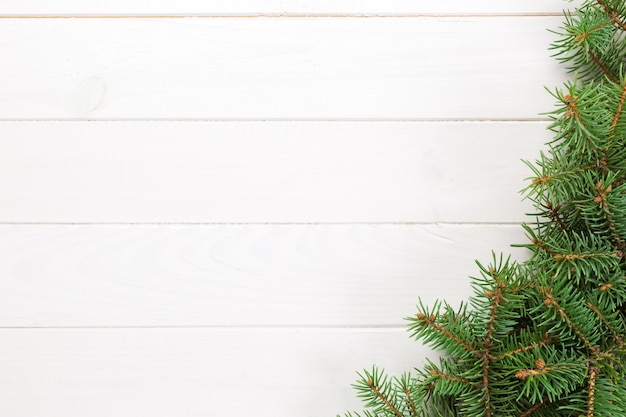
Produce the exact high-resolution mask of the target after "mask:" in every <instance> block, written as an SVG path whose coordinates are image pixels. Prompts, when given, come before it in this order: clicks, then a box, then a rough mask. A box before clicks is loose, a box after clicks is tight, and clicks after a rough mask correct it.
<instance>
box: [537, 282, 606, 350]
mask: <svg viewBox="0 0 626 417" xmlns="http://www.w3.org/2000/svg"><path fill="white" fill-rule="evenodd" d="M540 290H541V292H542V293H543V294H544V296H545V300H544V304H545V305H546V306H547V307H552V308H554V309H556V311H557V312H558V313H559V315H560V316H561V317H562V318H563V319H564V320H565V322H566V323H567V324H568V326H569V327H570V329H572V330H573V331H574V333H576V335H577V336H578V338H579V339H580V340H582V342H583V343H584V344H585V346H587V348H588V349H589V350H590V351H596V350H597V349H596V347H595V346H594V345H593V344H592V343H591V342H590V341H589V339H588V338H587V336H585V335H584V334H583V332H582V331H581V330H580V328H579V327H578V326H577V325H576V323H574V321H573V320H572V319H571V318H570V317H569V315H568V314H567V312H566V311H565V310H563V308H562V307H561V305H560V304H559V303H558V302H557V301H556V300H555V299H554V296H553V295H552V290H551V289H549V288H545V287H540Z"/></svg>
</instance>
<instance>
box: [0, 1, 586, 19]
mask: <svg viewBox="0 0 626 417" xmlns="http://www.w3.org/2000/svg"><path fill="white" fill-rule="evenodd" d="M578 3H580V1H577V2H574V3H573V4H578ZM573 4H571V3H566V2H564V1H562V0H509V1H498V0H482V1H474V2H467V1H462V0H444V1H414V0H316V1H314V2H312V1H308V0H264V1H258V0H237V1H221V0H178V1H176V2H171V1H167V0H150V1H146V0H109V1H107V2H101V1H95V0H55V1H54V2H50V1H45V0H20V1H19V2H11V3H8V4H3V5H2V11H1V13H2V15H5V16H11V15H12V16H16V15H37V16H45V15H56V16H72V15H73V16H92V15H149V16H154V15H185V16H188V15H196V16H198V15H199V16H202V15H235V16H241V15H244V16H249V15H253V16H254V15H266V14H269V15H283V14H340V15H362V14H365V15H370V14H374V15H376V14H385V15H405V14H427V13H435V14H441V13H454V14H459V13H481V14H493V15H497V14H505V13H506V14H509V13H516V14H532V13H560V12H561V11H562V10H563V9H565V8H571V7H573Z"/></svg>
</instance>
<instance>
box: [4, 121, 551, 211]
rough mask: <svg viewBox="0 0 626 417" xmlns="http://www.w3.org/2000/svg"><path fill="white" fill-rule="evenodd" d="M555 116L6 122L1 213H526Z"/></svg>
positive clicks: (528, 209) (529, 208) (529, 209)
mask: <svg viewBox="0 0 626 417" xmlns="http://www.w3.org/2000/svg"><path fill="white" fill-rule="evenodd" d="M546 127H547V123H544V122H536V123H472V122H469V123H444V122H441V123H440V122H437V123H416V122H290V123H287V122H245V123H243V122H202V123H200V122H158V123H155V122H45V123H44V122H3V123H0V194H1V195H3V196H4V203H3V204H2V205H0V222H5V223H7V222H43V223H54V222H65V223H94V222H96V223H97V222H100V223H102V222H121V223H145V222H148V223H161V222H168V223H169V222H175V223H197V222H201V223H245V222H255V223H293V222H300V223H318V222H323V223H329V222H330V223H355V222H383V223H384V222H421V223H434V222H470V223H475V222H487V223H502V222H520V221H523V220H524V219H525V216H524V213H525V212H528V211H531V210H532V209H531V207H530V204H529V203H528V202H521V196H520V195H519V193H518V191H519V190H521V189H522V188H523V187H524V186H525V185H526V182H525V181H524V179H525V178H526V177H528V176H530V174H531V172H530V170H529V169H528V168H527V167H526V166H525V165H524V164H523V163H522V162H521V161H520V158H525V159H530V160H534V159H535V158H536V157H537V156H538V155H539V152H538V149H540V148H541V147H542V144H543V143H545V142H547V141H548V140H550V139H551V137H552V136H551V134H550V132H548V131H547V130H546Z"/></svg>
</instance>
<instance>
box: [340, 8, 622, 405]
mask: <svg viewBox="0 0 626 417" xmlns="http://www.w3.org/2000/svg"><path fill="white" fill-rule="evenodd" d="M557 33H558V36H559V38H558V40H557V41H556V42H555V43H554V45H553V49H554V51H555V56H556V57H557V59H559V60H560V61H562V62H563V63H564V64H565V65H567V66H568V69H569V70H570V71H572V72H573V73H575V78H576V81H574V82H571V83H568V84H566V85H565V86H564V88H562V89H557V90H556V91H554V92H552V94H553V96H554V98H555V99H556V101H557V102H558V104H557V108H556V110H554V111H553V112H551V113H549V116H550V117H551V118H552V123H551V126H550V129H551V130H552V131H553V132H554V140H553V141H551V142H550V143H549V144H548V147H549V148H548V150H547V152H544V153H541V155H540V157H539V159H538V161H536V163H528V166H529V167H530V169H531V170H532V173H533V176H532V178H530V179H529V185H528V187H527V188H526V189H525V190H524V192H525V194H526V196H527V198H529V199H531V200H532V201H533V202H534V204H535V207H536V209H537V213H536V214H534V215H533V217H532V218H533V219H534V220H533V222H532V224H530V225H524V226H523V227H524V229H525V230H526V233H527V235H528V238H529V243H527V244H525V245H522V246H526V247H528V248H529V249H530V250H531V251H532V256H531V257H530V259H529V260H527V261H525V262H521V263H517V262H513V261H511V260H510V259H505V258H504V257H502V256H496V255H494V257H493V261H492V263H491V264H490V265H488V266H483V265H481V264H479V269H480V276H479V277H478V278H473V279H472V287H473V296H472V297H471V298H470V299H469V300H468V302H467V303H465V304H463V305H462V306H461V307H460V308H453V307H451V306H450V305H448V304H446V303H445V302H437V303H435V304H434V305H433V306H431V307H427V306H424V305H422V304H420V305H419V306H418V308H419V312H418V313H417V314H416V315H415V316H413V317H410V318H408V321H409V329H410V331H411V333H412V337H414V338H416V339H418V340H421V341H423V342H424V343H426V344H428V345H430V346H431V347H433V348H436V349H440V350H441V351H442V352H443V356H442V357H441V358H440V359H439V361H438V362H434V361H428V362H427V364H426V365H425V366H424V367H423V368H422V369H416V374H413V375H412V374H409V373H407V374H405V375H402V376H400V377H390V376H388V375H386V374H385V373H384V371H381V370H379V369H377V368H373V369H372V370H370V371H364V372H363V373H361V374H360V378H359V381H358V382H357V383H356V384H355V388H356V390H357V392H358V396H359V397H362V399H363V400H364V401H365V402H366V410H365V411H363V412H362V413H354V414H348V416H367V417H374V416H376V417H421V416H439V417H451V416H459V417H460V416H467V417H492V416H493V417H509V416H511V417H528V416H532V417H555V416H586V417H603V416H622V415H626V380H625V378H624V375H625V373H626V76H625V73H626V71H625V68H624V66H625V64H626V1H625V0H593V1H592V0H587V1H586V2H585V3H584V4H583V5H582V6H581V7H580V8H578V9H577V10H576V13H574V14H567V15H566V17H565V22H564V25H563V27H562V28H561V30H560V31H558V32H557Z"/></svg>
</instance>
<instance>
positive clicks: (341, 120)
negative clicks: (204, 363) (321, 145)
mask: <svg viewBox="0 0 626 417" xmlns="http://www.w3.org/2000/svg"><path fill="white" fill-rule="evenodd" d="M549 121H551V119H550V118H548V117H526V118H524V117H522V118H516V119H512V118H397V119H396V118H380V119H378V118H366V119H365V118H337V119H331V118H306V119H304V118H290V119H281V118H215V119H212V118H183V117H177V118H124V119H81V118H19V119H2V118H0V123H16V122H17V123H21V122H24V123H32V122H44V123H45V122H116V123H117V122H127V123H133V122H206V123H258V122H281V123H291V122H298V123H301V122H302V123H308V122H310V123H346V122H359V123H466V122H467V123H529V122H530V123H532V122H549Z"/></svg>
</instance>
